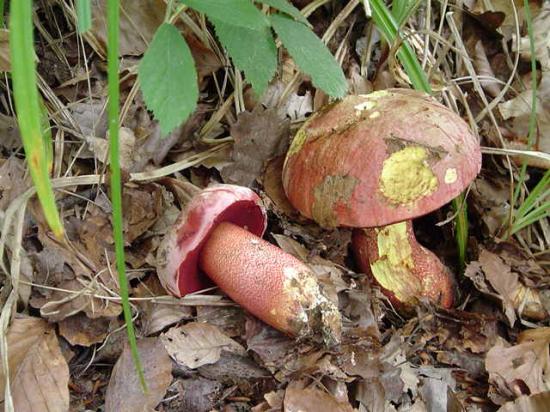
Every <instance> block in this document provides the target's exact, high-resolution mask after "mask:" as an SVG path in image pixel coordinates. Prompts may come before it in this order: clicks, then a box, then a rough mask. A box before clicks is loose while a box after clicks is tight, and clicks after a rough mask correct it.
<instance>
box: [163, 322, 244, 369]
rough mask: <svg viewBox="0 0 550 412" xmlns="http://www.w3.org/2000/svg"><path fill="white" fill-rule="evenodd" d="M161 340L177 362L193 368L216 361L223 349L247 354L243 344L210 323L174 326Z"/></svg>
mask: <svg viewBox="0 0 550 412" xmlns="http://www.w3.org/2000/svg"><path fill="white" fill-rule="evenodd" d="M161 340H162V342H163V343H164V346H165V348H166V350H167V351H168V353H169V354H170V356H171V357H172V358H173V359H174V360H175V361H176V362H178V363H179V364H182V365H184V366H186V367H188V368H191V369H195V368H198V367H199V366H202V365H208V364H211V363H216V362H217V361H218V360H219V359H220V355H221V353H222V351H227V352H234V353H236V354H239V355H243V356H244V355H245V354H246V351H245V350H244V348H243V347H242V346H241V345H239V344H238V343H237V342H235V341H234V340H233V339H231V338H229V337H228V336H226V335H224V334H223V333H222V332H221V331H220V330H219V329H218V328H217V327H216V326H213V325H209V324H208V323H198V322H191V323H187V324H185V325H183V326H178V327H174V328H172V329H170V330H169V331H168V332H166V333H163V334H162V335H161Z"/></svg>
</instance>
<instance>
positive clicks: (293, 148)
mask: <svg viewBox="0 0 550 412" xmlns="http://www.w3.org/2000/svg"><path fill="white" fill-rule="evenodd" d="M306 126H307V123H306V124H304V125H303V126H302V127H301V128H300V130H298V132H296V135H294V139H292V143H291V144H290V147H289V148H288V152H287V154H286V158H287V159H288V158H289V157H290V156H292V155H294V154H296V153H298V152H299V151H300V149H301V148H302V146H303V145H304V143H305V142H306V140H307V133H306Z"/></svg>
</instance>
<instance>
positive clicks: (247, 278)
mask: <svg viewBox="0 0 550 412" xmlns="http://www.w3.org/2000/svg"><path fill="white" fill-rule="evenodd" d="M199 267H200V268H201V270H202V271H203V272H204V273H206V274H207V275H208V276H209V277H210V278H211V279H212V280H213V281H214V283H216V284H217V285H218V286H219V287H220V289H221V290H223V291H224V292H225V293H227V295H229V297H231V299H233V300H234V301H235V302H237V303H238V304H240V305H241V306H243V307H244V308H246V309H247V310H248V311H249V312H251V313H252V314H253V315H255V316H256V317H258V318H260V319H262V320H263V321H264V322H266V323H268V324H270V325H272V326H273V327H275V328H276V329H279V330H281V331H283V332H285V333H287V334H289V335H292V336H298V337H300V336H312V331H321V332H322V335H323V340H324V341H325V343H327V344H333V343H336V342H338V341H339V337H340V315H339V313H338V310H337V309H336V307H335V306H334V305H333V304H332V302H330V301H329V300H327V298H326V297H325V296H324V295H323V293H322V292H321V290H320V289H319V286H318V283H317V279H316V277H315V275H314V274H313V273H312V272H311V270H310V269H309V267H308V266H306V265H305V264H304V263H302V262H301V261H300V260H298V259H296V258H295V257H294V256H292V255H290V254H288V253H286V252H284V251H283V250H281V249H279V248H278V247H276V246H274V245H272V244H271V243H268V242H266V241H265V240H263V239H261V238H259V237H257V236H255V235H254V234H252V233H250V232H249V231H247V230H245V229H243V228H241V227H239V226H237V225H234V224H232V223H229V222H223V223H220V224H219V225H218V226H216V228H214V229H213V231H212V232H211V233H210V236H209V238H208V240H207V241H206V243H205V244H204V245H203V247H202V249H201V252H200V256H199Z"/></svg>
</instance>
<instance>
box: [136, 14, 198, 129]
mask: <svg viewBox="0 0 550 412" xmlns="http://www.w3.org/2000/svg"><path fill="white" fill-rule="evenodd" d="M138 78H139V82H140V84H141V91H142V92H143V98H144V100H145V103H146V104H147V107H148V108H149V110H151V111H152V112H153V113H154V115H155V118H156V119H157V120H158V121H159V123H160V129H161V131H162V134H163V135H167V134H168V133H170V132H171V131H172V130H174V129H175V128H176V127H177V126H178V125H180V124H181V123H182V122H183V121H184V120H185V119H187V117H188V116H189V115H190V114H191V113H192V112H193V110H195V106H196V105H197V99H198V97H199V89H198V85H197V72H196V70H195V62H194V60H193V56H192V55H191V51H190V50H189V47H188V46H187V43H186V42H185V40H184V39H183V37H182V36H181V35H180V33H179V31H178V29H176V28H175V27H174V26H172V25H170V24H167V23H164V24H162V25H161V26H160V27H159V28H158V29H157V32H156V33H155V36H154V37H153V41H152V42H151V44H150V45H149V48H148V49H147V51H146V52H145V55H144V56H143V59H142V60H141V63H140V64H139V70H138Z"/></svg>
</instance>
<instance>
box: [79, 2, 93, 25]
mask: <svg viewBox="0 0 550 412" xmlns="http://www.w3.org/2000/svg"><path fill="white" fill-rule="evenodd" d="M75 1H76V17H77V21H78V32H79V33H84V32H87V31H88V30H90V29H91V28H92V4H91V3H90V0H75Z"/></svg>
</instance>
